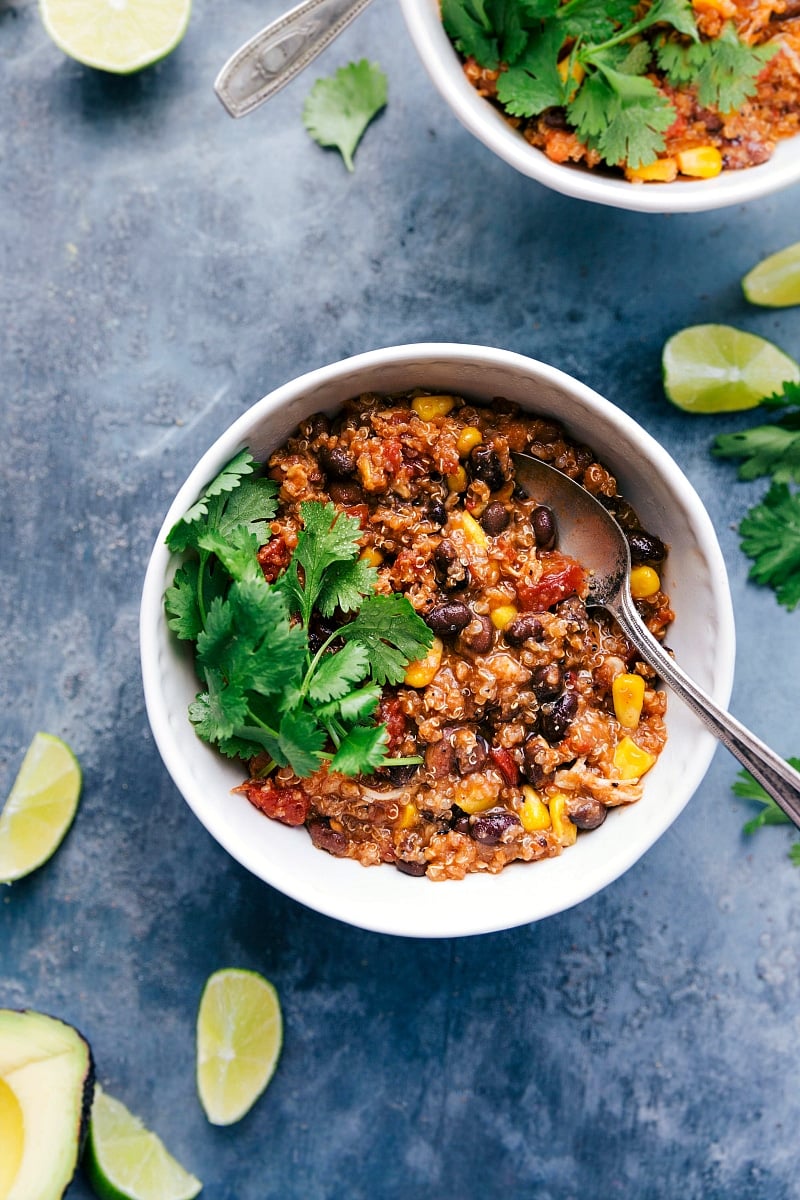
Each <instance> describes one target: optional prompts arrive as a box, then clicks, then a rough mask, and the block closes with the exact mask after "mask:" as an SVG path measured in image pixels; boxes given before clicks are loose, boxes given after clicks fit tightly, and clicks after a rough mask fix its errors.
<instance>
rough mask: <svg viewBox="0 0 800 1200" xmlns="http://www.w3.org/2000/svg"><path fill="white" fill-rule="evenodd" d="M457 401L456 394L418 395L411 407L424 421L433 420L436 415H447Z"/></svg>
mask: <svg viewBox="0 0 800 1200" xmlns="http://www.w3.org/2000/svg"><path fill="white" fill-rule="evenodd" d="M455 402H456V401H455V397H454V396H417V397H415V399H413V400H412V401H411V407H412V408H413V410H414V412H415V413H416V414H417V416H418V417H422V420H423V421H432V420H433V419H434V418H435V417H446V416H447V414H448V413H449V412H450V410H451V409H452V407H453V405H454V404H455Z"/></svg>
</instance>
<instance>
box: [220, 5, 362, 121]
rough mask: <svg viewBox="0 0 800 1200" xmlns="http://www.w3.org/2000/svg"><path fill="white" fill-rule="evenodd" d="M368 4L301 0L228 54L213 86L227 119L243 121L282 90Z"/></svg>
mask: <svg viewBox="0 0 800 1200" xmlns="http://www.w3.org/2000/svg"><path fill="white" fill-rule="evenodd" d="M370 2H371V0H304V2H303V3H302V4H298V5H297V7H296V8H293V9H291V10H290V11H289V12H287V13H284V14H283V16H282V17H278V19H277V20H276V21H273V22H272V24H271V25H267V27H266V29H262V30H261V32H260V33H257V34H256V35H255V37H252V38H251V39H250V41H249V42H245V44H244V45H243V46H242V47H240V49H239V50H237V51H236V53H235V54H233V55H232V56H231V57H230V58H229V59H228V61H227V62H226V63H225V66H224V67H223V68H222V70H221V71H220V73H219V75H218V76H217V78H216V80H215V82H214V91H215V92H216V93H217V96H218V97H219V99H220V100H221V101H222V104H223V105H224V107H225V108H226V109H227V111H228V112H229V113H230V115H231V116H232V117H244V116H246V115H247V113H250V112H252V111H253V109H254V108H258V106H259V104H263V103H264V101H265V100H269V98H270V96H274V95H275V93H276V92H278V91H280V89H281V88H282V87H285V86H286V84H287V83H289V82H290V81H291V80H292V79H294V77H295V75H297V74H299V72H300V71H302V70H303V69H304V68H305V67H307V66H308V64H309V63H310V62H313V60H314V59H315V58H316V57H317V55H318V54H320V53H321V52H322V51H323V50H324V49H325V47H326V46H329V45H330V43H331V42H332V41H333V40H334V38H336V37H338V36H339V34H340V33H341V32H342V30H343V29H346V28H347V26H348V25H349V24H350V22H351V21H353V20H354V19H355V18H356V17H357V16H358V15H359V13H361V12H363V10H364V9H365V8H366V7H367V5H368V4H369V3H370Z"/></svg>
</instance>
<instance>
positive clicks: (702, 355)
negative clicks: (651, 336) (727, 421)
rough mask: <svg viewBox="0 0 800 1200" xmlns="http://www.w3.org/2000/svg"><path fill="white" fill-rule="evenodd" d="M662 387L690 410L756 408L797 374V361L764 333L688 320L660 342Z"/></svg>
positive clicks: (694, 411)
mask: <svg viewBox="0 0 800 1200" xmlns="http://www.w3.org/2000/svg"><path fill="white" fill-rule="evenodd" d="M661 361H662V368H663V373H664V391H665V392H666V393H667V396H668V397H669V399H670V400H671V401H672V403H673V404H676V405H677V406H678V408H683V409H685V410H686V412H692V413H720V412H735V411H736V410H738V409H743V408H755V407H756V405H757V404H760V403H761V401H762V400H763V399H764V397H765V396H770V395H772V393H773V392H779V391H780V390H781V388H782V386H783V384H784V383H786V382H787V381H791V382H793V383H796V382H797V381H798V380H800V367H798V365H797V363H796V362H795V361H794V359H793V358H790V357H789V355H788V354H784V352H783V351H782V350H779V349H778V347H777V346H775V345H773V343H772V342H768V341H767V340H766V338H762V337H758V336H757V335H756V334H754V333H745V332H744V331H743V330H741V329H734V328H733V327H732V326H731V325H690V326H689V327H688V329H681V330H680V332H679V333H676V334H674V336H673V337H671V338H670V339H669V341H668V342H667V343H666V345H665V346H664V351H663V355H662V360H661Z"/></svg>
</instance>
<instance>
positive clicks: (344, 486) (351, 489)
mask: <svg viewBox="0 0 800 1200" xmlns="http://www.w3.org/2000/svg"><path fill="white" fill-rule="evenodd" d="M328 491H329V492H330V495H331V500H334V501H335V502H336V503H337V504H343V505H350V504H360V503H361V501H362V500H363V499H364V493H363V492H362V490H361V488H360V487H359V485H358V484H357V483H346V482H345V483H343V482H340V481H336V482H334V483H332V484H331V485H330V487H329V488H328Z"/></svg>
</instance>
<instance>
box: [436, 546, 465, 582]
mask: <svg viewBox="0 0 800 1200" xmlns="http://www.w3.org/2000/svg"><path fill="white" fill-rule="evenodd" d="M433 565H434V567H435V568H436V577H437V579H438V580H439V582H440V583H441V585H442V587H443V588H445V589H446V590H447V591H455V590H456V589H457V588H462V587H465V586H466V585H467V584H468V583H469V567H468V566H467V564H466V563H464V562H462V561H461V559H460V558H459V557H458V551H457V550H456V548H455V546H454V545H453V543H452V542H451V541H450V539H449V538H442V540H441V542H440V543H439V545H438V546H437V547H436V549H435V550H434V552H433Z"/></svg>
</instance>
